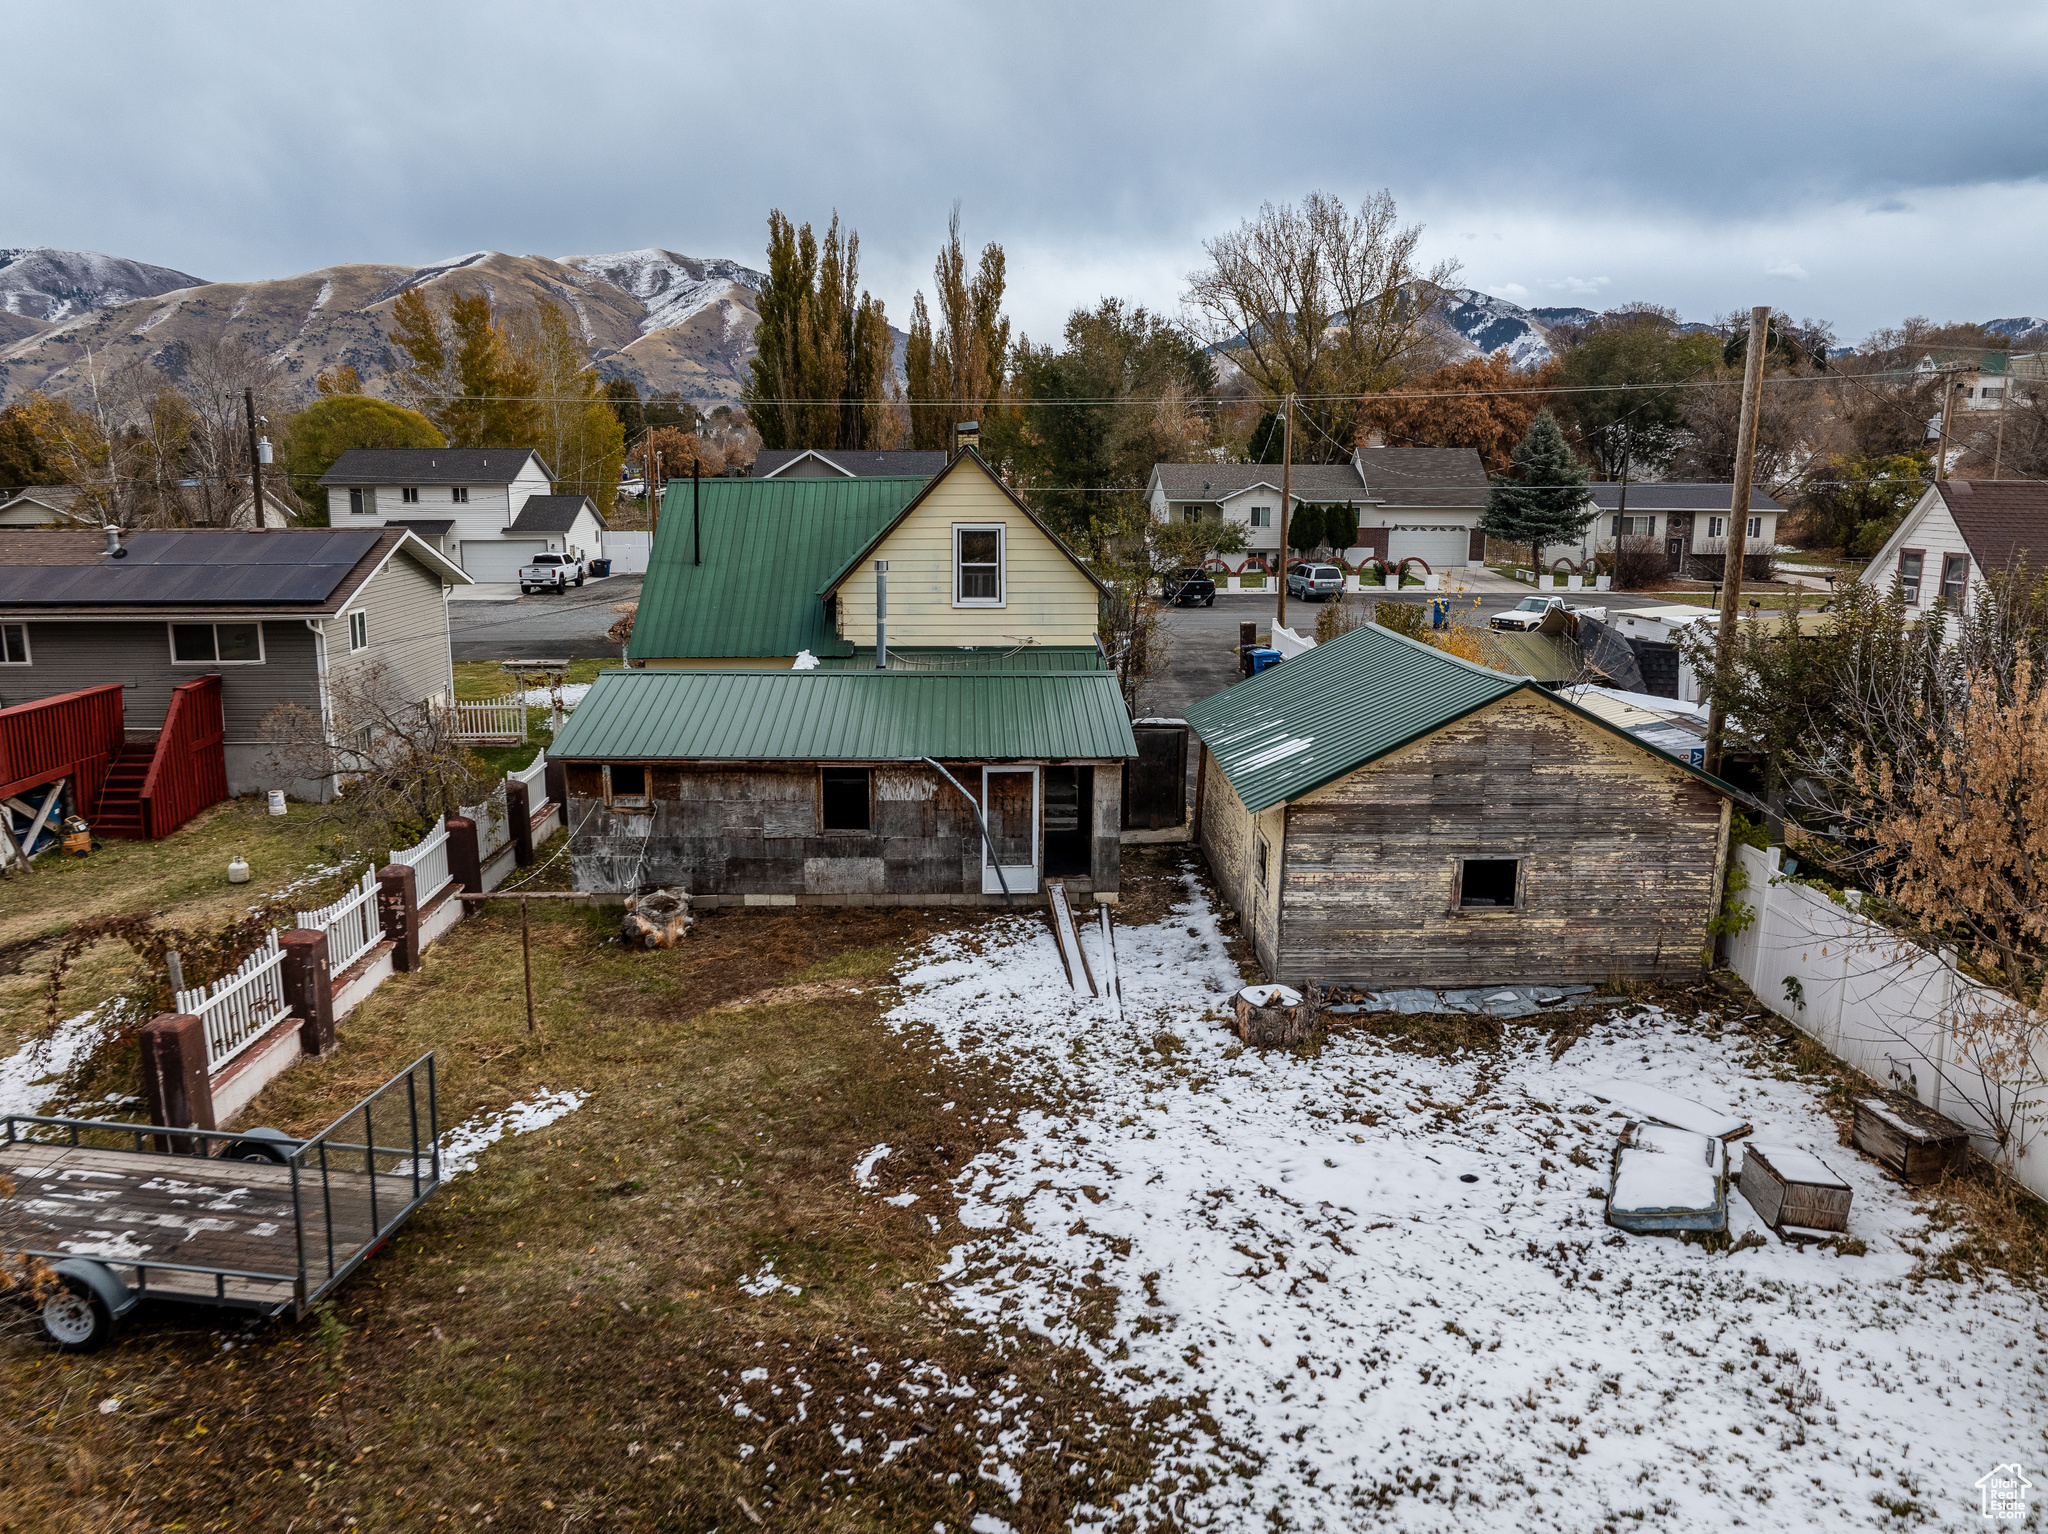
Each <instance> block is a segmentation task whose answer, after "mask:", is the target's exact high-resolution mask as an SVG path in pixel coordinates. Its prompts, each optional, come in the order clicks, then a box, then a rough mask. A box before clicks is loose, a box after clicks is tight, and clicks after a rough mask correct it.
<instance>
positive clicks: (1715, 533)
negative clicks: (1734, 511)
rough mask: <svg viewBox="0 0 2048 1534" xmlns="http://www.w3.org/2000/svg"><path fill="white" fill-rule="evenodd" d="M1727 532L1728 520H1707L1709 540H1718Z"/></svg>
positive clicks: (1718, 518) (1722, 518)
mask: <svg viewBox="0 0 2048 1534" xmlns="http://www.w3.org/2000/svg"><path fill="white" fill-rule="evenodd" d="M1727 531H1728V519H1727V518H1726V517H1709V518H1707V536H1708V537H1709V538H1718V537H1720V536H1721V535H1722V534H1723V533H1725V532H1727Z"/></svg>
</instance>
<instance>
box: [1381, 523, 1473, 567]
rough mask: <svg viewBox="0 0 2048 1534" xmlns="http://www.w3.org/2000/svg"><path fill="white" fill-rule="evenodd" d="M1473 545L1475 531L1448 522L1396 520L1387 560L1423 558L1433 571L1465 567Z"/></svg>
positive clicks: (1392, 562)
mask: <svg viewBox="0 0 2048 1534" xmlns="http://www.w3.org/2000/svg"><path fill="white" fill-rule="evenodd" d="M1471 548H1472V530H1471V529H1470V528H1466V527H1452V526H1451V525H1450V524H1448V523H1442V524H1434V525H1433V524H1428V523H1410V524H1402V523H1399V522H1397V523H1395V524H1394V527H1393V530H1392V532H1390V533H1389V534H1388V536H1387V560H1388V562H1389V563H1391V564H1396V565H1398V564H1399V563H1400V562H1401V561H1402V560H1404V559H1424V560H1427V561H1429V568H1430V569H1432V570H1449V569H1458V568H1461V567H1463V565H1464V563H1465V559H1466V555H1467V554H1469V553H1470V552H1471Z"/></svg>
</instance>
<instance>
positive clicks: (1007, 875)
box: [981, 767, 1038, 895]
mask: <svg viewBox="0 0 2048 1534" xmlns="http://www.w3.org/2000/svg"><path fill="white" fill-rule="evenodd" d="M981 802H982V804H983V806H984V813H985V814H986V815H987V816H988V837H989V841H990V842H992V843H994V846H995V855H996V859H999V860H1000V861H1001V863H1002V868H1003V872H1002V877H1001V878H1000V879H998V878H997V877H996V866H995V861H993V860H991V859H990V857H989V855H988V848H987V847H983V848H982V854H981V889H982V893H983V894H986V895H994V894H999V893H1000V892H1001V891H1002V888H1003V886H1004V885H1005V884H1007V885H1008V886H1009V888H1010V893H1011V894H1013V895H1028V894H1035V893H1036V892H1037V890H1038V769H1037V768H1036V767H984V768H982V769H981Z"/></svg>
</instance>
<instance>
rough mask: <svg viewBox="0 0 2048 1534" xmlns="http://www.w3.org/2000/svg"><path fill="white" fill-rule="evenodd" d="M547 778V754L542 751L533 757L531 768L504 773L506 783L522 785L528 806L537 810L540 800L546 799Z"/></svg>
mask: <svg viewBox="0 0 2048 1534" xmlns="http://www.w3.org/2000/svg"><path fill="white" fill-rule="evenodd" d="M547 776H548V754H547V752H545V751H542V752H540V753H539V754H538V755H536V756H535V757H534V759H533V763H532V765H531V766H527V767H522V768H520V769H519V771H517V772H508V773H506V774H505V780H506V781H507V782H508V783H524V784H525V785H526V802H527V804H528V806H529V807H530V808H533V809H539V808H540V802H541V800H542V799H544V798H546V797H547Z"/></svg>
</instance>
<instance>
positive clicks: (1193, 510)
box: [1180, 506, 1202, 522]
mask: <svg viewBox="0 0 2048 1534" xmlns="http://www.w3.org/2000/svg"><path fill="white" fill-rule="evenodd" d="M1180 519H1181V521H1183V522H1199V521H1201V520H1202V508H1201V507H1199V506H1183V507H1181V509H1180Z"/></svg>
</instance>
